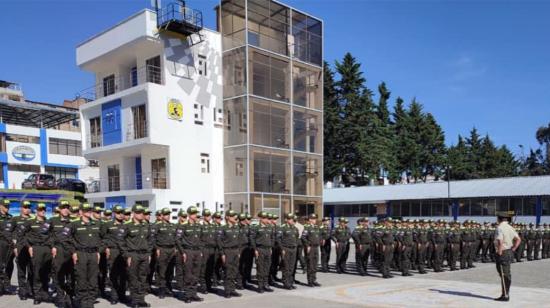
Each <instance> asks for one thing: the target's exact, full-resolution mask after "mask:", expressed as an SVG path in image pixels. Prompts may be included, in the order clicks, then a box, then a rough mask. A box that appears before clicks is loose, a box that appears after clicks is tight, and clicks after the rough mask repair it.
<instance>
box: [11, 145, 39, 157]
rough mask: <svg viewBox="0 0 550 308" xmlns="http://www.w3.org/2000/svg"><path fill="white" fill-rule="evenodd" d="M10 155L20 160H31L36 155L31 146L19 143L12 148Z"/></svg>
mask: <svg viewBox="0 0 550 308" xmlns="http://www.w3.org/2000/svg"><path fill="white" fill-rule="evenodd" d="M11 155H13V157H14V158H15V159H17V160H20V161H31V160H33V159H34V158H35V157H36V152H35V151H34V149H33V148H31V147H28V146H26V145H19V146H16V147H15V148H13V150H12V151H11Z"/></svg>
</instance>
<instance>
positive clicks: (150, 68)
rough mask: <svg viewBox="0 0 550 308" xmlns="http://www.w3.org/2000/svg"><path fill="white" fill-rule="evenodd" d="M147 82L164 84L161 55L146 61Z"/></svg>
mask: <svg viewBox="0 0 550 308" xmlns="http://www.w3.org/2000/svg"><path fill="white" fill-rule="evenodd" d="M145 66H146V76H147V82H152V83H156V84H162V74H161V73H162V70H161V66H160V56H156V57H152V58H150V59H148V60H146V61H145Z"/></svg>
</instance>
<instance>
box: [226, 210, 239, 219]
mask: <svg viewBox="0 0 550 308" xmlns="http://www.w3.org/2000/svg"><path fill="white" fill-rule="evenodd" d="M237 215H238V214H237V212H235V211H233V210H229V211H227V212H225V216H228V217H235V216H237Z"/></svg>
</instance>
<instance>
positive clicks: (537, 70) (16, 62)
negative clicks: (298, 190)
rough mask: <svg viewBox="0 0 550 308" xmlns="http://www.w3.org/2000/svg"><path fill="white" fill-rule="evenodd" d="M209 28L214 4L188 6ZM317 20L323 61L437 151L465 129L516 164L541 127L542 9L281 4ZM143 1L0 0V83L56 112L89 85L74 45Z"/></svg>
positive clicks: (548, 43) (547, 26)
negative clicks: (354, 75) (395, 102)
mask: <svg viewBox="0 0 550 308" xmlns="http://www.w3.org/2000/svg"><path fill="white" fill-rule="evenodd" d="M187 2H188V5H189V6H193V7H195V8H198V9H201V10H202V11H203V12H204V15H205V24H206V25H207V26H209V27H211V28H213V27H214V24H215V19H214V12H213V7H214V5H215V4H217V3H218V1H211V0H188V1H187ZM283 2H285V3H288V4H289V5H291V6H293V7H295V8H297V9H300V10H303V11H306V12H309V13H311V14H313V15H315V16H318V17H320V18H321V19H323V20H324V22H325V58H326V60H327V61H328V62H329V63H331V64H332V63H334V61H335V60H337V59H341V58H342V56H343V55H344V54H345V53H346V52H348V51H349V52H351V53H352V54H353V55H354V56H355V57H356V58H357V59H358V60H359V62H361V63H362V67H363V70H364V72H365V76H366V78H367V83H368V86H369V87H371V88H373V89H376V86H377V84H378V83H379V82H381V81H385V82H386V84H387V85H388V87H389V88H390V90H391V91H392V97H393V99H395V98H396V97H397V95H399V96H401V97H403V98H404V99H405V100H406V101H407V102H410V101H411V100H412V98H413V97H416V98H417V100H418V101H420V102H422V103H423V104H424V106H425V110H426V111H429V112H431V113H433V114H434V115H435V116H436V118H437V120H438V121H439V122H440V124H441V125H442V126H443V128H444V130H445V132H446V137H447V143H448V144H453V143H456V139H457V135H458V134H459V133H460V134H463V135H464V134H467V133H468V132H469V130H470V129H471V128H472V127H473V126H475V127H477V128H478V130H479V131H480V133H482V134H485V133H489V134H490V135H491V137H492V138H493V140H494V141H495V142H496V143H497V144H499V145H500V144H506V145H508V146H509V147H510V149H511V150H512V151H514V152H515V153H517V154H520V153H521V151H520V150H519V145H520V144H522V145H524V146H525V148H526V149H528V148H529V147H538V144H537V142H536V140H535V138H534V134H535V131H536V129H537V127H539V126H541V125H545V124H548V123H549V122H550V40H549V37H550V18H548V13H549V12H550V1H532V2H530V1H492V0H485V1H445V0H440V1H435V0H433V1H405V0H402V1H367V0H330V1H329V0H286V1H283ZM149 3H150V1H149V0H112V1H109V0H95V1H92V0H88V1H86V0H57V1H53V0H40V1H39V0H32V1H31V0H0V11H2V12H3V13H2V18H0V29H3V34H2V37H3V43H2V45H1V46H0V79H6V80H13V81H16V82H19V83H21V84H22V85H23V88H24V90H25V93H26V95H27V98H28V99H31V100H38V101H46V102H53V103H60V102H62V101H63V99H65V98H73V97H74V95H75V93H76V92H78V91H79V90H82V89H84V88H87V87H89V86H91V85H92V84H93V77H92V76H91V74H89V73H86V72H83V71H80V70H79V69H78V67H76V65H75V46H76V45H77V44H78V43H79V42H82V41H84V40H85V39H86V38H88V37H90V36H92V35H93V34H95V33H97V32H99V31H101V30H104V29H106V28H108V27H110V26H111V25H113V24H115V23H116V22H118V21H120V20H122V19H124V18H125V17H128V16H129V15H131V14H133V13H135V12H136V11H138V10H140V9H142V8H144V7H146V6H148V5H149Z"/></svg>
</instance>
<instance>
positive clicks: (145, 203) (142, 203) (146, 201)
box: [135, 200, 149, 208]
mask: <svg viewBox="0 0 550 308" xmlns="http://www.w3.org/2000/svg"><path fill="white" fill-rule="evenodd" d="M135 203H136V204H141V206H143V207H146V208H149V200H139V201H136V202H135Z"/></svg>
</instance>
